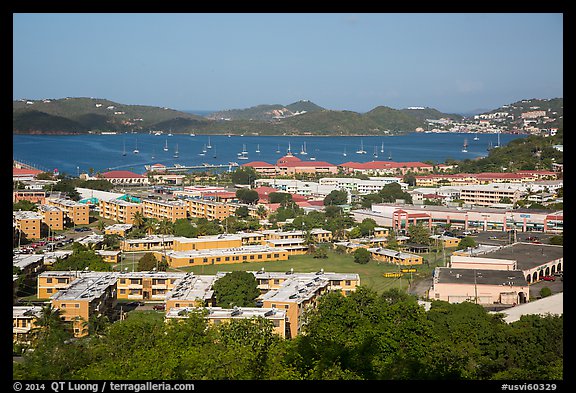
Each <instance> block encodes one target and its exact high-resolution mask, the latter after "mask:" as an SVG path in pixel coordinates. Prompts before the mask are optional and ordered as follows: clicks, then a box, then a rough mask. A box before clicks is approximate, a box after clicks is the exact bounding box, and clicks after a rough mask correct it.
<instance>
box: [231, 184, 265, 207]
mask: <svg viewBox="0 0 576 393" xmlns="http://www.w3.org/2000/svg"><path fill="white" fill-rule="evenodd" d="M236 198H238V200H239V201H240V202H242V203H246V204H248V205H253V204H255V203H256V202H258V199H259V196H258V193H257V192H256V191H254V190H250V189H248V188H240V189H238V190H236Z"/></svg>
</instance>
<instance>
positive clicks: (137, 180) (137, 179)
mask: <svg viewBox="0 0 576 393" xmlns="http://www.w3.org/2000/svg"><path fill="white" fill-rule="evenodd" d="M100 177H102V178H104V179H106V180H108V181H109V182H110V183H112V184H114V185H124V186H130V185H134V186H144V185H147V184H148V183H149V182H148V177H146V176H143V175H139V174H137V173H134V172H130V171H109V172H104V173H102V174H101V175H100Z"/></svg>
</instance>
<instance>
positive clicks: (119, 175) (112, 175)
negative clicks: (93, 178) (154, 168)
mask: <svg viewBox="0 0 576 393" xmlns="http://www.w3.org/2000/svg"><path fill="white" fill-rule="evenodd" d="M102 176H103V177H105V178H107V179H141V178H145V177H146V176H142V175H139V174H137V173H134V172H130V171H110V172H104V173H102Z"/></svg>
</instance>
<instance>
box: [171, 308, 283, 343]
mask: <svg viewBox="0 0 576 393" xmlns="http://www.w3.org/2000/svg"><path fill="white" fill-rule="evenodd" d="M194 312H201V313H202V314H203V315H204V318H205V319H206V320H207V321H208V323H209V324H211V325H215V326H217V325H220V324H222V323H229V322H230V321H232V320H238V319H253V318H264V319H266V320H269V321H271V322H272V325H273V330H272V331H273V332H274V333H276V334H278V335H279V336H280V337H282V338H285V337H286V312H285V311H284V310H281V309H275V308H259V307H234V308H231V309H226V308H222V307H178V308H175V307H174V308H171V309H170V311H168V312H167V313H166V322H168V321H171V320H172V321H174V320H182V319H185V318H188V317H189V315H190V313H194Z"/></svg>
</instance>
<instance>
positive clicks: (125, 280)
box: [116, 271, 186, 301]
mask: <svg viewBox="0 0 576 393" xmlns="http://www.w3.org/2000/svg"><path fill="white" fill-rule="evenodd" d="M185 275H186V273H181V272H156V271H152V272H126V273H121V274H120V275H119V276H118V282H117V283H116V287H117V292H116V296H117V298H118V299H132V300H152V301H153V300H158V301H164V300H166V295H167V294H168V292H169V291H171V290H172V289H173V288H174V286H175V285H176V282H177V281H178V280H179V279H181V278H183V277H184V276H185Z"/></svg>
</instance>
